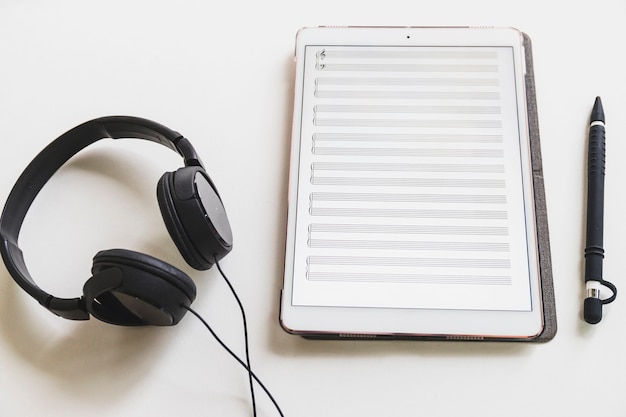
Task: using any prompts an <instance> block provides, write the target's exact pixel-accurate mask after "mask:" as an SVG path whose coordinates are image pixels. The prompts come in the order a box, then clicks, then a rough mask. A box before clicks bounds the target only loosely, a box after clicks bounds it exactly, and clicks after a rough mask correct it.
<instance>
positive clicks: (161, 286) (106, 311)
mask: <svg viewBox="0 0 626 417" xmlns="http://www.w3.org/2000/svg"><path fill="white" fill-rule="evenodd" d="M91 272H92V277H91V278H90V279H89V280H88V281H87V282H86V283H85V286H84V287H83V293H84V298H85V304H86V308H87V311H88V312H89V313H90V314H91V315H92V316H94V317H95V318H97V319H99V320H102V321H104V322H107V323H111V324H117V325H122V326H144V325H153V326H171V325H174V324H176V323H178V322H179V321H180V320H181V319H182V318H183V316H184V315H185V313H186V312H187V309H186V308H185V307H189V306H190V305H191V303H192V302H193V300H194V299H195V298H196V286H195V284H194V283H193V281H192V280H191V278H189V276H188V275H187V274H185V273H184V272H183V271H181V270H179V269H178V268H175V267H174V266H172V265H170V264H168V263H165V262H163V261H161V260H159V259H157V258H154V257H152V256H149V255H145V254H142V253H139V252H134V251H129V250H125V249H111V250H105V251H100V252H98V253H97V254H96V256H95V257H94V258H93V267H92V270H91Z"/></svg>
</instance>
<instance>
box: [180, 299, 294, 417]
mask: <svg viewBox="0 0 626 417" xmlns="http://www.w3.org/2000/svg"><path fill="white" fill-rule="evenodd" d="M184 308H185V309H187V310H188V311H189V312H191V314H193V315H194V316H196V317H197V318H198V320H200V321H201V322H202V324H204V327H206V328H207V329H208V330H209V332H211V334H212V335H213V337H214V338H215V340H217V343H219V344H220V345H221V346H222V347H223V348H224V349H225V350H226V351H227V352H228V353H230V355H231V356H232V357H233V358H235V360H236V361H237V362H239V364H240V365H241V366H243V367H244V368H245V369H246V371H248V374H249V375H250V376H251V377H252V378H254V380H255V381H256V382H257V384H259V386H260V387H261V388H263V391H265V393H266V394H267V396H268V397H269V399H270V400H271V401H272V403H273V404H274V407H276V410H277V411H278V414H280V416H281V417H285V415H284V414H283V412H282V410H281V409H280V407H279V405H278V403H277V402H276V400H275V399H274V396H272V394H271V393H270V392H269V390H268V389H267V388H266V387H265V385H264V384H263V382H261V380H260V379H259V378H258V377H257V376H256V374H255V373H254V372H252V369H250V368H249V367H248V366H247V365H246V364H245V362H244V361H242V360H241V359H240V358H239V357H238V356H237V355H236V354H235V352H233V351H232V350H230V349H229V348H228V346H226V344H225V343H224V342H222V340H221V339H220V338H219V337H218V336H217V334H216V333H215V332H214V331H213V329H212V328H211V326H209V323H207V322H206V320H204V319H203V318H202V316H200V314H198V313H197V312H196V311H195V310H194V309H192V308H191V307H187V306H184Z"/></svg>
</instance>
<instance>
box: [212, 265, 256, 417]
mask: <svg viewBox="0 0 626 417" xmlns="http://www.w3.org/2000/svg"><path fill="white" fill-rule="evenodd" d="M215 265H216V266H217V270H218V271H219V272H220V274H221V275H222V278H224V281H226V284H227V285H228V288H230V292H231V293H232V294H233V296H234V297H235V300H237V304H238V305H239V309H240V310H241V319H242V321H243V335H244V340H245V349H246V364H247V365H248V369H252V365H250V349H249V347H248V322H247V320H246V312H245V311H244V309H243V303H242V302H241V300H240V299H239V296H238V295H237V292H236V291H235V288H234V287H233V285H232V284H231V283H230V280H229V279H228V278H227V277H226V274H225V273H224V271H222V267H221V266H220V264H219V262H218V261H217V258H216V259H215ZM248 381H249V383H250V396H251V397H252V414H253V416H254V417H257V416H256V398H255V396H254V382H253V381H252V375H251V374H250V373H248Z"/></svg>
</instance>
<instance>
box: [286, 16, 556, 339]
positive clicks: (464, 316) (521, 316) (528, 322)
mask: <svg viewBox="0 0 626 417" xmlns="http://www.w3.org/2000/svg"><path fill="white" fill-rule="evenodd" d="M307 45H324V46H332V45H369V46H386V45H389V46H398V45H409V46H410V45H416V46H420V45H422V46H426V45H427V46H497V47H500V46H506V47H511V48H513V56H514V67H515V73H516V81H515V83H516V88H518V91H520V92H524V93H520V94H518V104H519V107H520V108H521V109H526V95H525V92H526V86H525V79H524V76H525V70H526V68H525V51H524V44H523V34H522V33H521V32H520V31H518V30H517V29H514V28H469V27H343V28H329V27H320V28H304V29H301V30H300V31H299V32H298V35H297V42H296V70H295V78H296V81H295V83H296V85H295V91H294V103H295V106H294V115H293V132H292V143H291V167H290V181H289V210H288V221H287V241H286V255H285V275H284V287H283V292H282V297H281V312H280V323H281V325H282V326H283V328H284V329H285V330H286V331H288V332H290V333H293V334H298V335H301V336H322V337H324V336H348V337H359V336H363V337H368V336H371V337H374V336H381V337H418V338H429V337H432V338H462V339H463V338H470V339H473V338H476V339H532V338H534V337H536V336H538V335H539V334H540V333H541V332H542V330H543V326H544V322H543V311H542V299H541V283H540V278H541V276H540V270H539V262H538V254H537V247H538V244H537V241H538V238H537V231H536V227H535V224H536V223H535V221H534V213H535V211H534V210H535V208H534V202H533V201H528V202H527V206H526V207H527V213H528V215H529V217H530V218H529V220H528V222H527V227H528V237H529V239H530V243H532V244H533V247H534V249H535V250H534V251H530V252H533V253H531V254H530V257H531V259H532V260H533V262H532V266H533V277H534V278H533V279H531V283H530V284H531V303H532V306H533V308H532V310H531V311H529V312H521V311H477V310H428V309H418V308H414V309H402V308H358V307H327V306H300V305H293V304H292V303H291V296H292V290H293V279H294V277H293V274H292V271H293V255H294V231H295V227H296V203H297V194H298V190H297V187H298V177H299V172H298V171H299V161H298V157H299V154H300V138H299V131H300V126H301V122H302V121H301V114H302V109H301V106H300V103H302V83H303V75H304V68H303V59H299V57H301V56H303V54H304V51H305V47H306V46H307ZM518 116H519V122H520V125H519V126H520V133H522V134H524V133H525V135H523V136H524V137H523V138H522V140H523V141H524V143H523V144H522V145H523V147H522V149H523V151H524V152H522V158H523V161H522V163H523V164H527V165H528V170H527V172H526V174H525V176H524V187H525V193H527V195H530V196H532V195H534V194H533V188H532V187H533V185H532V169H531V167H530V165H531V163H532V161H531V156H530V137H529V133H528V115H527V113H526V112H520V114H519V115H518ZM530 200H532V199H530ZM529 247H530V245H529ZM533 247H531V249H532V248H533ZM535 267H536V271H535V270H534V268H535Z"/></svg>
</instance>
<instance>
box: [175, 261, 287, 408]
mask: <svg viewBox="0 0 626 417" xmlns="http://www.w3.org/2000/svg"><path fill="white" fill-rule="evenodd" d="M215 265H217V269H218V270H219V272H220V274H221V275H222V278H224V281H226V284H227V285H228V287H229V288H230V290H231V292H232V293H233V296H234V297H235V300H237V304H238V305H239V308H240V310H241V317H242V319H243V328H244V338H245V351H246V362H244V361H243V360H242V359H241V358H239V356H237V354H235V352H233V351H232V350H231V349H230V348H229V347H228V346H227V345H226V344H225V343H224V342H223V341H222V339H220V338H219V336H218V335H217V333H215V331H214V330H213V328H212V327H211V326H210V325H209V323H208V322H207V321H206V320H205V319H204V318H203V317H202V316H201V315H200V314H199V313H198V312H196V311H195V310H194V309H192V308H191V307H188V306H183V307H184V308H185V309H186V310H187V311H189V312H190V313H191V314H193V315H194V316H196V318H198V320H200V322H202V324H203V325H204V327H206V328H207V330H208V331H209V332H210V333H211V335H212V336H213V338H215V340H216V341H217V343H219V344H220V346H222V347H223V348H224V350H226V351H227V352H228V353H229V354H230V355H231V356H232V357H233V358H234V359H235V360H236V361H237V362H238V363H239V364H240V365H241V366H243V367H244V369H245V370H246V371H248V379H249V381H250V395H251V397H252V411H253V415H254V416H255V417H256V415H257V414H256V399H255V395H254V383H253V379H254V381H256V382H257V383H258V384H259V386H260V387H261V388H262V389H263V391H264V392H265V394H266V395H267V396H268V398H269V399H270V400H271V401H272V404H274V407H276V410H277V411H278V414H280V416H281V417H284V414H283V412H282V410H281V409H280V406H279V405H278V403H277V402H276V399H274V396H273V395H272V394H271V393H270V391H269V390H268V389H267V387H266V386H265V384H263V382H261V380H260V379H259V378H258V377H257V376H256V374H255V373H254V372H253V371H252V368H251V366H250V352H249V349H248V326H247V322H246V313H245V311H244V308H243V304H242V303H241V300H240V299H239V297H238V296H237V292H236V291H235V288H234V287H233V286H232V284H231V283H230V280H229V279H228V278H227V277H226V274H224V271H222V268H221V267H220V265H219V263H218V262H217V260H216V262H215Z"/></svg>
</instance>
